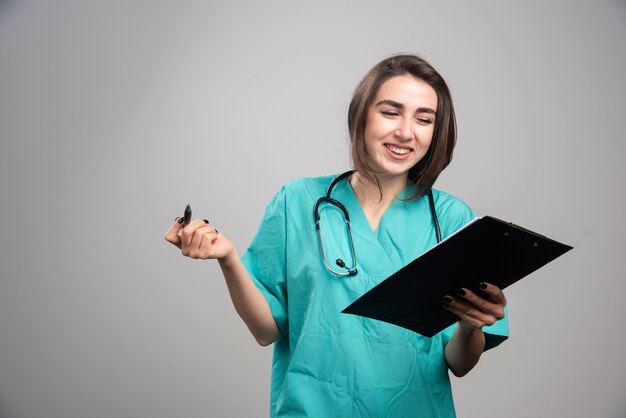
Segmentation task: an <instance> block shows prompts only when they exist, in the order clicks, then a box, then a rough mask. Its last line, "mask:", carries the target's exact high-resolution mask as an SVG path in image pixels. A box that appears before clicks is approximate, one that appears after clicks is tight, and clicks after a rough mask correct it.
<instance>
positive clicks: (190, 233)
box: [181, 219, 206, 255]
mask: <svg viewBox="0 0 626 418" xmlns="http://www.w3.org/2000/svg"><path fill="white" fill-rule="evenodd" d="M205 225H206V223H205V222H204V221H203V220H202V219H196V220H193V221H191V222H190V223H189V224H188V225H187V226H185V227H184V228H183V229H182V234H181V238H182V242H181V244H182V246H181V249H182V250H183V254H184V255H189V254H188V253H189V251H190V249H191V246H192V244H191V241H192V240H193V237H194V235H195V232H196V230H197V229H198V228H202V227H204V226H205Z"/></svg>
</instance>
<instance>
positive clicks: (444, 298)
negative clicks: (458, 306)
mask: <svg viewBox="0 0 626 418" xmlns="http://www.w3.org/2000/svg"><path fill="white" fill-rule="evenodd" d="M442 300H443V303H444V304H448V305H449V304H450V303H452V298H451V297H450V296H444V297H443V299H442Z"/></svg>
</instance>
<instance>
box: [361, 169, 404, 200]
mask: <svg viewBox="0 0 626 418" xmlns="http://www.w3.org/2000/svg"><path fill="white" fill-rule="evenodd" d="M378 182H379V184H376V182H374V181H372V180H370V179H368V178H366V177H365V176H363V175H362V174H361V173H359V172H358V171H357V172H355V173H354V174H353V175H352V177H351V178H350V185H351V186H352V190H354V194H355V195H356V197H357V199H358V200H359V202H360V203H361V205H367V206H370V205H373V206H378V205H381V206H383V207H387V206H389V205H390V204H391V203H392V202H393V200H394V199H395V198H396V197H397V196H398V195H399V194H400V192H401V191H402V190H404V188H405V187H406V185H407V176H379V177H378ZM379 185H380V189H379Z"/></svg>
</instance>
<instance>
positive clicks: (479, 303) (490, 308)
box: [457, 286, 506, 319]
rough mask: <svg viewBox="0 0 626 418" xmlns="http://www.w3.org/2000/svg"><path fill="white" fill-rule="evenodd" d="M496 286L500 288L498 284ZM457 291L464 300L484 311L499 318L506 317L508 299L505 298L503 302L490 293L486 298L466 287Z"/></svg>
mask: <svg viewBox="0 0 626 418" xmlns="http://www.w3.org/2000/svg"><path fill="white" fill-rule="evenodd" d="M494 287H495V288H496V289H499V288H498V287H496V286H494ZM457 293H458V294H459V296H461V297H462V298H463V300H465V301H468V302H469V303H471V304H472V305H474V306H475V307H476V308H477V309H479V310H481V311H482V312H484V313H486V314H488V315H490V316H493V317H495V318H497V319H502V318H504V306H505V305H506V299H505V300H504V302H501V301H498V300H496V299H497V298H496V297H495V296H492V295H490V294H488V295H487V297H489V299H485V298H484V297H482V296H479V295H478V294H476V293H474V292H472V291H471V290H469V289H465V288H461V289H459V290H458V291H457Z"/></svg>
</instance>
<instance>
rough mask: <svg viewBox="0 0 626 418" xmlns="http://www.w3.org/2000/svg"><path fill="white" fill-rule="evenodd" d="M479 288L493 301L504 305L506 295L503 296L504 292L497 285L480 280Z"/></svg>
mask: <svg viewBox="0 0 626 418" xmlns="http://www.w3.org/2000/svg"><path fill="white" fill-rule="evenodd" d="M480 290H482V291H483V292H485V293H486V294H488V295H489V297H490V298H491V300H492V301H493V302H495V303H498V304H502V305H506V302H507V301H506V297H505V296H504V293H502V290H501V289H500V288H499V287H498V286H496V285H493V284H491V283H487V282H482V283H481V284H480Z"/></svg>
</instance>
